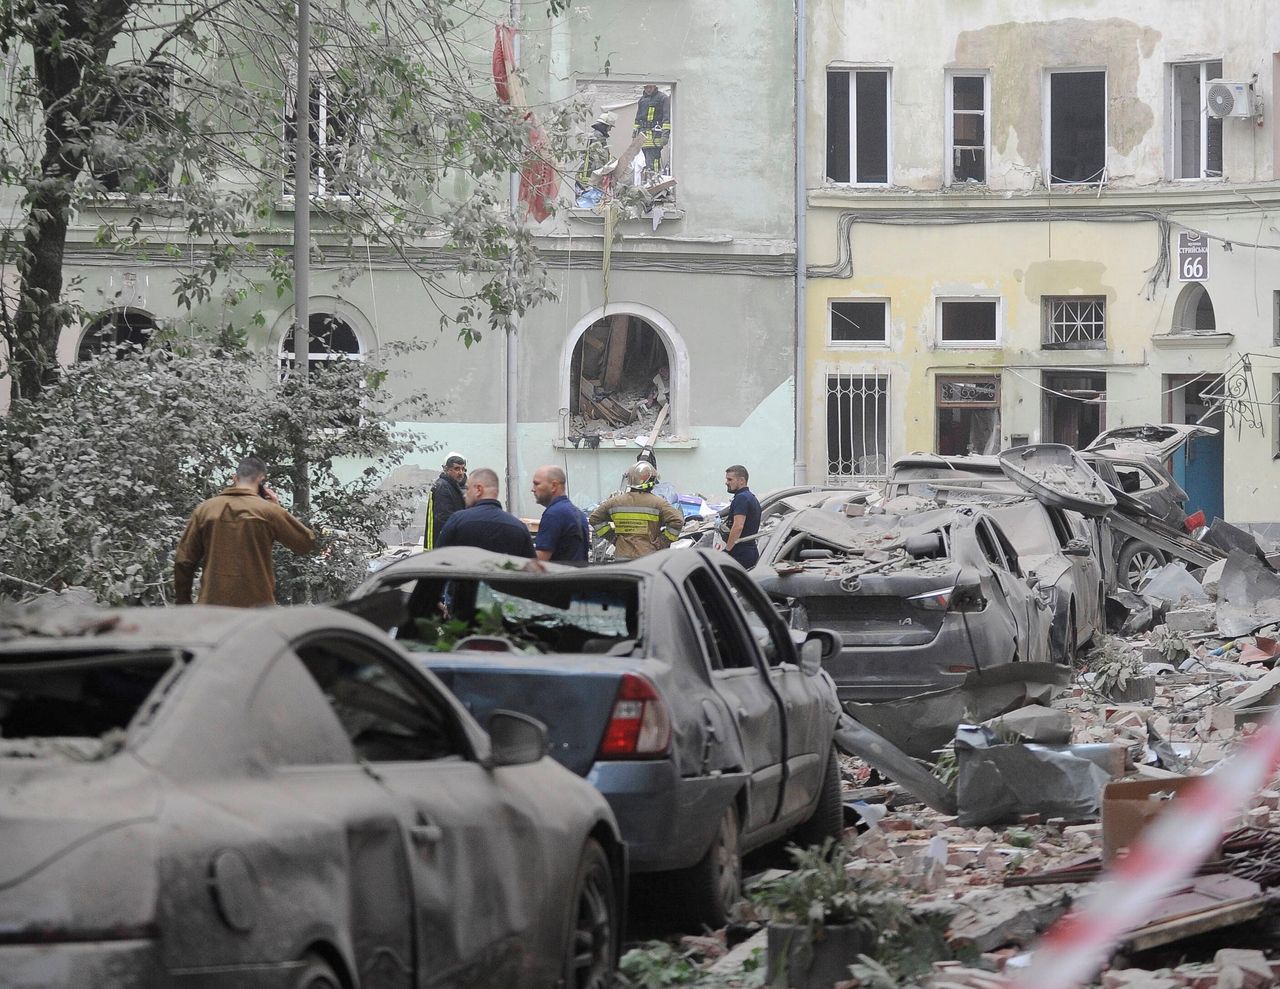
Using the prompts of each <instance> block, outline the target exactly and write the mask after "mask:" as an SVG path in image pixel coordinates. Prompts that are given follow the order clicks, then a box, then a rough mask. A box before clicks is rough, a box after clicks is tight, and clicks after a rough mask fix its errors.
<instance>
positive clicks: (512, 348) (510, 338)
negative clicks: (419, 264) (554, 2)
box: [505, 0, 520, 515]
mask: <svg viewBox="0 0 1280 989" xmlns="http://www.w3.org/2000/svg"><path fill="white" fill-rule="evenodd" d="M511 26H512V27H513V28H515V31H514V32H513V35H512V37H513V41H512V52H511V60H512V62H513V63H514V68H515V69H516V70H517V71H519V68H520V3H519V0H511ZM510 186H511V188H510V198H511V216H512V217H513V218H518V216H519V203H520V171H519V169H517V170H516V171H514V172H512V173H511V181H510ZM519 330H520V323H519V318H518V317H517V316H515V315H514V314H512V317H511V328H510V329H509V330H507V332H506V337H505V340H506V351H505V356H506V415H507V424H506V440H507V470H506V475H507V477H506V483H507V510H508V511H509V512H511V513H512V514H513V515H515V514H519V513H518V512H517V511H516V504H517V502H516V492H517V490H518V489H519V454H520V451H519V444H518V443H517V439H518V436H517V433H516V428H517V425H518V423H517V418H518V417H517V407H516V403H517V402H518V401H519V399H520V389H519V383H520V374H519V356H520V351H519V345H520V341H519Z"/></svg>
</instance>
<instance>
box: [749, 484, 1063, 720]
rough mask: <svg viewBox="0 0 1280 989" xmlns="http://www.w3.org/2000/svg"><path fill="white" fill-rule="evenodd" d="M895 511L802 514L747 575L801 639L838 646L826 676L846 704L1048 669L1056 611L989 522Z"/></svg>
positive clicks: (956, 512) (980, 515)
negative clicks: (984, 673) (1030, 667)
mask: <svg viewBox="0 0 1280 989" xmlns="http://www.w3.org/2000/svg"><path fill="white" fill-rule="evenodd" d="M917 500H919V499H917ZM892 507H893V502H892V501H891V502H889V503H888V504H887V508H886V510H885V511H884V512H876V513H869V514H864V515H859V516H855V517H848V516H847V515H846V514H845V513H843V512H840V513H837V512H829V511H824V510H821V509H806V510H804V511H800V512H797V513H795V514H794V515H791V516H789V517H786V518H784V519H782V521H781V522H780V524H779V525H778V526H777V527H776V528H775V529H774V531H773V532H772V533H770V535H769V539H768V541H767V543H766V545H765V547H764V549H763V551H762V553H761V559H760V562H759V564H758V565H757V566H756V567H755V568H754V569H753V570H752V571H751V575H752V577H753V578H755V580H756V582H757V583H758V584H760V586H761V587H762V588H764V590H765V592H766V593H767V594H768V595H769V597H770V598H772V599H773V601H774V602H775V603H776V604H777V605H778V606H779V607H780V608H782V609H784V610H785V611H786V612H787V613H789V614H790V616H791V624H792V625H793V626H794V627H797V628H801V629H804V628H808V627H810V626H811V625H812V626H820V627H822V628H828V629H832V630H834V631H836V632H838V633H839V634H840V636H841V638H842V640H843V648H842V649H841V650H840V652H839V654H838V655H837V656H835V657H833V658H831V659H830V660H828V661H826V663H825V666H826V669H827V672H829V673H830V674H831V677H832V679H833V680H835V682H836V687H837V689H838V690H839V693H840V697H841V699H842V700H859V701H867V700H886V699H892V698H897V697H904V696H907V695H910V694H916V693H921V692H923V691H927V690H934V689H939V688H942V687H947V686H951V685H952V684H954V683H959V682H960V681H962V680H963V679H964V677H965V676H967V675H968V674H969V673H972V672H973V671H974V670H981V669H984V668H986V667H989V666H995V665H998V664H1002V663H1010V662H1015V661H1017V660H1029V661H1033V662H1043V661H1045V660H1046V659H1047V658H1048V656H1049V631H1050V624H1051V611H1050V609H1049V607H1048V605H1047V604H1046V603H1045V601H1043V600H1042V599H1041V597H1040V595H1039V594H1037V593H1036V591H1035V589H1034V588H1033V586H1032V584H1031V582H1029V581H1028V579H1027V577H1026V575H1025V574H1024V572H1023V570H1022V565H1021V563H1020V562H1019V558H1018V553H1017V551H1016V550H1015V549H1014V548H1013V545H1012V544H1011V543H1010V542H1009V539H1008V537H1007V536H1006V535H1005V534H1004V532H1003V531H1002V530H1001V528H1000V526H999V525H998V524H997V523H996V522H995V520H994V519H993V518H992V517H991V515H990V514H989V513H988V512H987V511H986V510H984V509H983V508H981V507H977V506H968V505H960V506H956V507H950V508H941V509H939V508H933V509H926V510H922V511H914V510H912V511H908V510H907V509H908V507H909V506H906V505H904V506H902V509H903V510H902V512H901V513H900V514H895V513H893V512H891V511H889V510H888V509H889V508H892Z"/></svg>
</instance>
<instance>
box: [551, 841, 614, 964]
mask: <svg viewBox="0 0 1280 989" xmlns="http://www.w3.org/2000/svg"><path fill="white" fill-rule="evenodd" d="M618 935H619V931H618V900H617V897H616V896H615V895H614V889H613V873H612V872H611V871H610V869H609V859H608V858H607V857H606V856H605V853H604V849H602V848H601V847H600V845H599V843H598V842H596V841H595V840H594V839H587V844H586V846H585V847H584V848H583V849H582V860H581V861H580V862H579V863H578V876H577V879H576V880H575V882H574V897H573V919H572V921H571V923H570V927H569V932H568V938H567V939H566V945H565V958H564V982H563V984H564V986H565V987H566V989H608V987H609V986H611V985H613V974H614V969H615V967H616V966H617V944H618Z"/></svg>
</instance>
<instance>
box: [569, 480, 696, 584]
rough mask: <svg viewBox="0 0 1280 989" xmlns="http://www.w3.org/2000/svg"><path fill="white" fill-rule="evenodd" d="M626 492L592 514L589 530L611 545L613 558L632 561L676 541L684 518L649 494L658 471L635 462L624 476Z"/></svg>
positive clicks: (600, 506)
mask: <svg viewBox="0 0 1280 989" xmlns="http://www.w3.org/2000/svg"><path fill="white" fill-rule="evenodd" d="M626 481H627V490H626V491H622V492H619V493H618V494H616V495H613V496H612V497H610V498H606V499H605V500H604V501H602V502H600V504H598V505H597V506H596V507H595V510H594V511H592V513H591V517H590V519H588V521H589V523H590V525H591V531H592V533H593V534H594V535H596V536H599V537H602V538H604V539H609V540H611V541H612V542H613V547H614V556H615V559H619V560H634V559H636V557H640V556H648V555H649V554H650V553H653V552H655V551H657V550H660V549H667V548H668V547H669V546H670V545H671V544H672V543H674V542H675V541H676V540H677V539H679V538H680V530H681V529H682V528H684V515H683V514H681V512H680V510H679V509H677V508H674V507H672V505H671V503H670V502H669V501H667V500H666V499H665V498H660V497H659V496H658V495H656V494H654V493H653V486H654V485H655V484H657V483H658V470H657V468H656V467H654V466H653V464H650V463H647V462H646V461H643V460H641V461H638V462H637V463H634V464H632V465H631V467H630V468H629V469H628V470H627V475H626Z"/></svg>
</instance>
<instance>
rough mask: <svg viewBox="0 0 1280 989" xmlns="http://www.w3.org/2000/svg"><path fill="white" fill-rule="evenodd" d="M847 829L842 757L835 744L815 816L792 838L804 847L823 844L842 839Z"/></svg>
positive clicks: (794, 833) (824, 776)
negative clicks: (845, 826)
mask: <svg viewBox="0 0 1280 989" xmlns="http://www.w3.org/2000/svg"><path fill="white" fill-rule="evenodd" d="M843 832H844V791H843V788H842V786H841V784H840V757H839V756H838V755H836V747H835V746H834V745H833V746H831V754H830V755H828V756H827V769H826V772H825V773H824V774H823V777H822V792H821V793H820V794H819V795H818V806H817V807H815V808H814V810H813V816H812V817H810V818H809V820H807V821H805V822H804V823H803V824H801V825H800V826H799V827H797V828H796V829H795V830H794V831H793V832H792V833H791V840H792V841H794V842H795V843H796V844H797V845H799V846H800V847H801V848H808V847H810V846H811V845H821V844H822V843H823V842H824V841H826V840H827V839H828V838H831V839H833V840H837V841H838V840H839V838H840V835H841V834H842V833H843Z"/></svg>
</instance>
